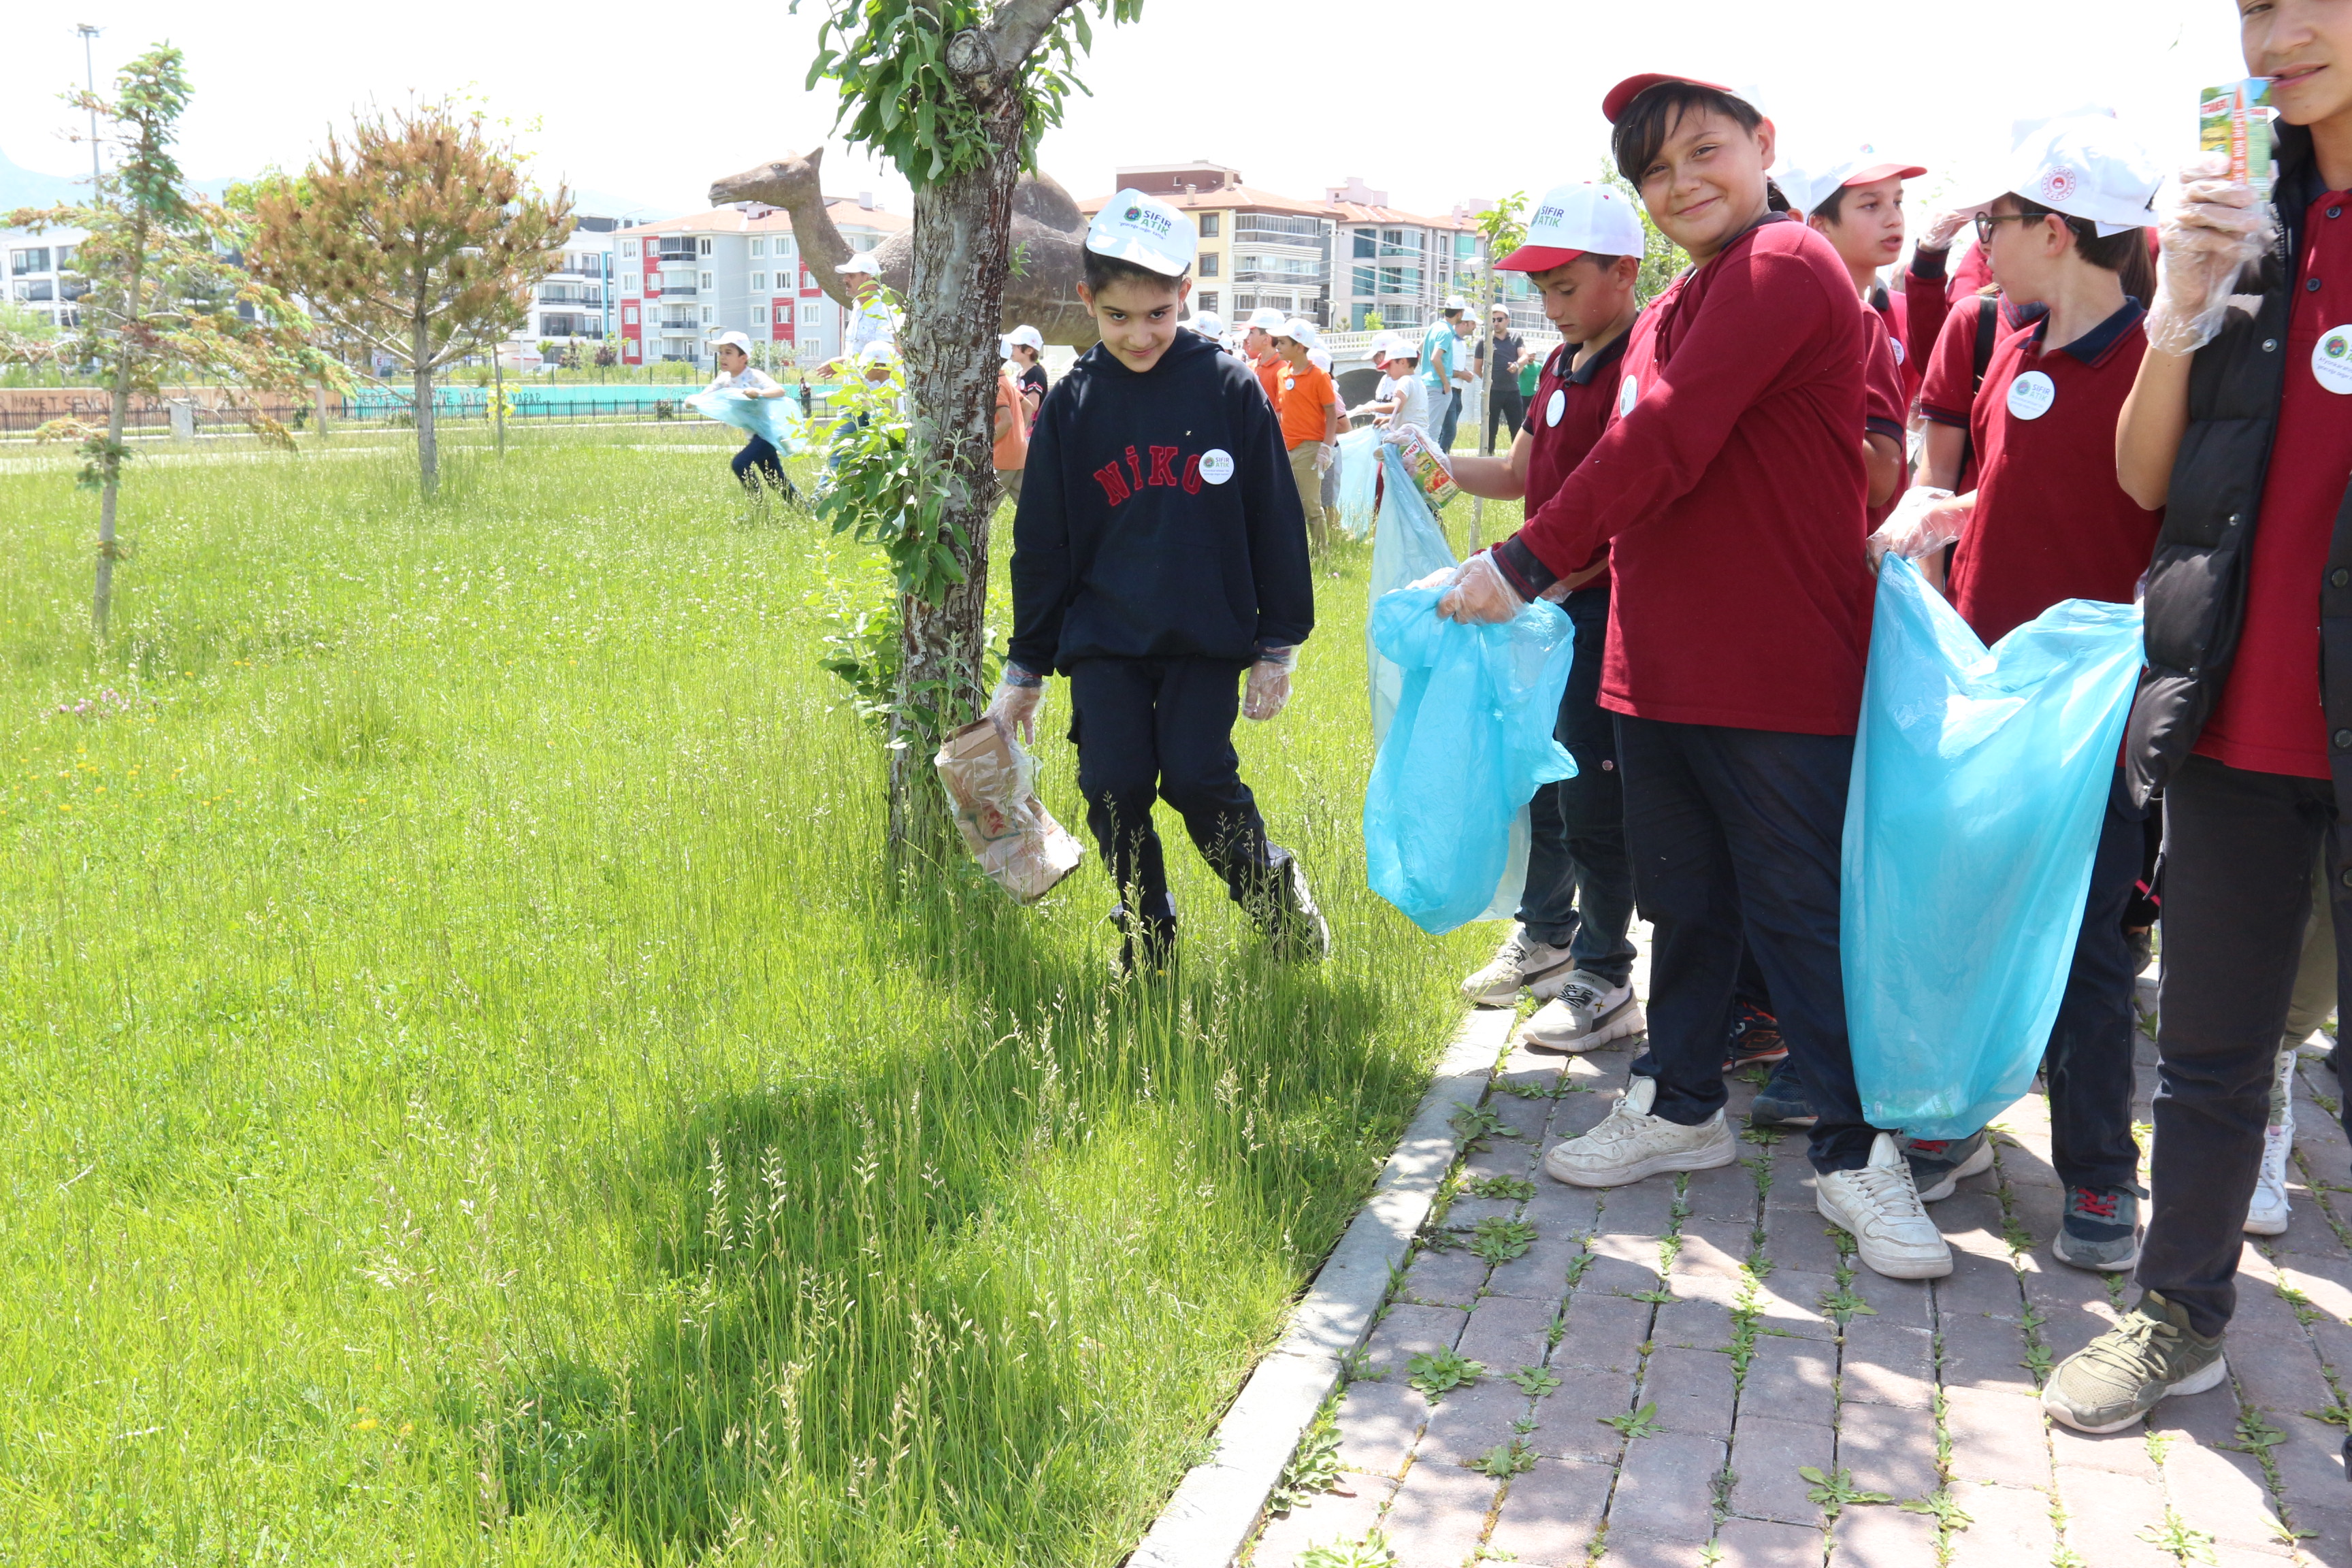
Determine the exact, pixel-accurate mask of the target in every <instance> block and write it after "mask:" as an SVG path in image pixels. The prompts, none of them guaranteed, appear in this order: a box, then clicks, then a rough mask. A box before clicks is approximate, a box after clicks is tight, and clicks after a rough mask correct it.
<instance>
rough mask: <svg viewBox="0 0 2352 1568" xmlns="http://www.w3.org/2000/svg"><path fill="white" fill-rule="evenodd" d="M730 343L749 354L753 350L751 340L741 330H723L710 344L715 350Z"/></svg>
mask: <svg viewBox="0 0 2352 1568" xmlns="http://www.w3.org/2000/svg"><path fill="white" fill-rule="evenodd" d="M730 343H732V344H734V345H735V346H736V347H737V348H739V349H741V350H742V351H743V352H744V353H747V354H748V353H751V339H750V338H747V337H745V336H744V335H743V334H742V333H741V332H734V331H728V332H721V333H719V335H718V336H717V337H715V338H713V339H711V340H710V346H711V348H712V350H713V351H714V352H715V351H717V350H719V349H723V348H725V347H726V346H727V345H728V344H730Z"/></svg>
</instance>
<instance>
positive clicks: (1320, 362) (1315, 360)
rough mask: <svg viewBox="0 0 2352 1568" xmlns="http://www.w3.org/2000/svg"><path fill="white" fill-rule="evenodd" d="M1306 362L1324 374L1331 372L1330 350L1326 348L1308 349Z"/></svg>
mask: <svg viewBox="0 0 2352 1568" xmlns="http://www.w3.org/2000/svg"><path fill="white" fill-rule="evenodd" d="M1307 363H1308V364H1311V365H1313V366H1314V367H1315V368H1316V369H1317V370H1319V371H1321V372H1322V373H1323V374H1326V375H1328V374H1331V352H1330V351H1329V350H1328V349H1308V350H1307Z"/></svg>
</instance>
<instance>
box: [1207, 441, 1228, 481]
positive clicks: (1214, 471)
mask: <svg viewBox="0 0 2352 1568" xmlns="http://www.w3.org/2000/svg"><path fill="white" fill-rule="evenodd" d="M1201 477H1202V479H1206V480H1208V481H1209V482H1210V483H1211V484H1213V485H1221V484H1223V483H1224V482H1225V481H1226V480H1227V479H1232V478H1233V477H1234V455H1233V454H1232V453H1231V452H1228V451H1226V450H1225V449H1224V448H1223V447H1210V448H1209V449H1208V450H1207V451H1205V452H1203V453H1202V454H1201Z"/></svg>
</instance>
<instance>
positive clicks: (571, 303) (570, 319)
mask: <svg viewBox="0 0 2352 1568" xmlns="http://www.w3.org/2000/svg"><path fill="white" fill-rule="evenodd" d="M620 228H621V220H620V219H618V218H610V217H600V216H575V217H574V218H573V219H572V237H571V238H569V239H567V240H565V241H564V242H563V262H562V266H560V267H559V268H556V270H554V271H553V272H551V273H549V274H548V275H547V277H546V278H545V279H542V280H541V282H540V284H539V287H538V288H537V289H534V290H532V298H531V308H530V316H529V318H528V319H527V320H526V321H524V322H523V324H522V325H521V326H520V327H519V328H517V329H516V330H515V339H516V341H517V342H525V343H540V342H548V341H550V340H552V341H553V342H558V343H563V344H572V343H583V344H592V345H593V344H594V343H598V342H603V341H604V339H605V338H607V337H610V336H611V335H612V334H613V333H614V331H616V330H617V329H618V327H619V325H620V316H619V312H618V310H617V309H616V307H617V304H618V301H617V300H616V299H615V298H614V292H613V283H614V271H615V270H616V269H615V268H614V265H613V254H614V243H615V239H616V237H617V234H618V232H619V230H620Z"/></svg>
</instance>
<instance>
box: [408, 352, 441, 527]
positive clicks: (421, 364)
mask: <svg viewBox="0 0 2352 1568" xmlns="http://www.w3.org/2000/svg"><path fill="white" fill-rule="evenodd" d="M410 351H411V353H412V355H413V357H412V358H411V359H410V361H409V363H411V364H412V365H414V366H415V367H416V380H415V388H416V391H415V396H416V473H417V484H418V487H419V488H420V489H423V490H424V492H425V500H432V499H433V491H434V488H435V487H436V486H437V485H438V484H439V483H440V482H441V461H440V453H439V451H438V449H437V448H436V447H435V445H434V442H433V357H432V355H431V354H430V353H427V352H426V349H425V318H424V317H422V316H419V317H417V318H416V327H415V336H414V337H413V338H411V340H410Z"/></svg>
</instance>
